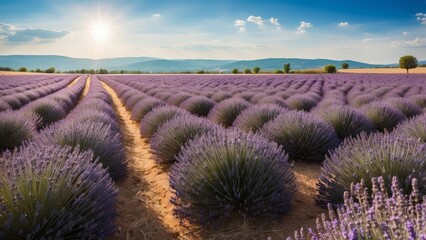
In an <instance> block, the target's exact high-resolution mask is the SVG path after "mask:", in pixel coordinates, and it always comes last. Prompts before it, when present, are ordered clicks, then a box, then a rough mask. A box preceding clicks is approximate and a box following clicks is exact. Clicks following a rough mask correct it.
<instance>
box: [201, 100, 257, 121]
mask: <svg viewBox="0 0 426 240" xmlns="http://www.w3.org/2000/svg"><path fill="white" fill-rule="evenodd" d="M250 106H251V104H250V103H249V102H247V101H246V100H244V99H241V98H229V99H226V100H223V101H222V102H220V103H218V104H216V106H214V108H213V109H212V110H211V111H210V113H209V116H208V118H209V119H210V120H212V121H213V122H216V123H219V124H221V125H222V126H224V127H230V126H232V124H233V123H234V121H235V119H236V118H237V117H238V115H239V114H240V113H241V112H242V111H244V110H246V109H247V108H248V107H250Z"/></svg>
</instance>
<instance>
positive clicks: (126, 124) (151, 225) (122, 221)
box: [102, 83, 186, 240]
mask: <svg viewBox="0 0 426 240" xmlns="http://www.w3.org/2000/svg"><path fill="white" fill-rule="evenodd" d="M102 85H103V86H104V88H105V89H106V90H107V92H108V93H109V94H110V95H111V97H112V100H113V107H114V109H115V110H116V112H117V113H118V118H119V124H120V130H121V133H122V136H123V141H124V144H125V146H126V157H127V159H128V170H129V173H128V177H127V178H126V179H125V180H123V181H121V182H118V183H117V184H116V186H117V187H118V189H119V192H118V204H117V205H118V206H117V208H118V216H117V223H116V226H117V228H118V231H117V233H116V235H115V236H114V237H113V239H161V240H167V239H176V238H178V235H179V234H180V233H183V232H186V230H185V229H183V228H182V227H181V226H180V225H179V222H178V220H176V219H175V218H174V217H173V214H172V205H171V204H170V202H169V199H170V196H171V192H170V190H169V178H168V174H167V173H166V172H164V171H163V170H162V169H161V168H160V167H159V166H158V165H157V164H156V163H155V161H154V160H153V158H152V155H151V154H150V152H149V145H148V144H147V143H146V142H145V140H144V139H142V138H141V137H140V135H139V124H137V123H136V122H134V121H132V120H130V112H128V111H127V110H126V109H125V108H124V107H123V105H122V104H121V101H120V99H119V98H118V97H117V95H116V93H115V92H114V90H112V89H111V88H110V87H108V86H107V85H106V84H104V83H102Z"/></svg>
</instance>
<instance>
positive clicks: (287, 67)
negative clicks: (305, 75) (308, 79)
mask: <svg viewBox="0 0 426 240" xmlns="http://www.w3.org/2000/svg"><path fill="white" fill-rule="evenodd" d="M284 72H285V73H289V72H290V63H286V64H284Z"/></svg>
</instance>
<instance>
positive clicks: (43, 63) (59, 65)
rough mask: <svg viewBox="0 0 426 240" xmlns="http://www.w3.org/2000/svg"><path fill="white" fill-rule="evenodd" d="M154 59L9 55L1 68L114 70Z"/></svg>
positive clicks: (1, 60)
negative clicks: (117, 67) (97, 58)
mask: <svg viewBox="0 0 426 240" xmlns="http://www.w3.org/2000/svg"><path fill="white" fill-rule="evenodd" d="M154 59H155V58H150V57H123V58H105V59H99V60H93V59H88V58H71V57H65V56H57V55H9V56H0V66H1V67H11V68H14V69H18V68H20V67H26V68H28V69H37V68H40V69H47V68H49V67H52V66H53V67H55V68H56V69H57V70H61V71H69V70H76V69H94V68H106V69H112V68H114V67H115V66H121V65H127V64H132V63H135V62H143V61H149V60H154Z"/></svg>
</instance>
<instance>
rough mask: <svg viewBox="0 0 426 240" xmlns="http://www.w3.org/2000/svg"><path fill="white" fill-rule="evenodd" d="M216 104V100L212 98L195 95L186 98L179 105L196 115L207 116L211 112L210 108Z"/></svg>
mask: <svg viewBox="0 0 426 240" xmlns="http://www.w3.org/2000/svg"><path fill="white" fill-rule="evenodd" d="M215 104H216V102H215V101H213V100H211V99H210V98H207V97H204V96H194V97H190V98H188V99H186V100H185V101H184V102H182V103H181V104H180V106H179V107H181V108H183V109H185V110H186V111H188V112H190V113H192V114H194V115H196V116H199V117H205V116H207V115H208V114H209V112H210V110H211V109H212V108H213V107H214V105H215Z"/></svg>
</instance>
